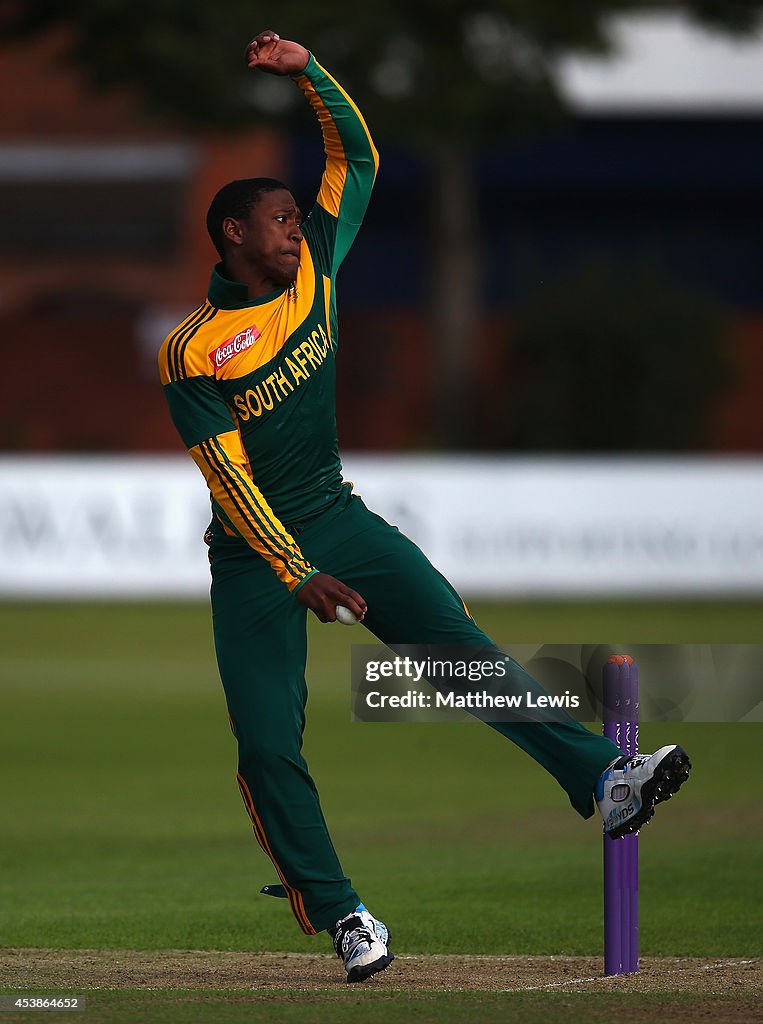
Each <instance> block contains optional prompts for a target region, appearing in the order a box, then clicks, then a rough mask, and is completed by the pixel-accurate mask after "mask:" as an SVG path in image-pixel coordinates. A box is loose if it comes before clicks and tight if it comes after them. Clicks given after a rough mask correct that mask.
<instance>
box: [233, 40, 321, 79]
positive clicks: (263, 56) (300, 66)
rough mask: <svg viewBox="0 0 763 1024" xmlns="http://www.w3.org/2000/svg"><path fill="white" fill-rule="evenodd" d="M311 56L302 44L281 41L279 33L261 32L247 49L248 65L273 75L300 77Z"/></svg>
mask: <svg viewBox="0 0 763 1024" xmlns="http://www.w3.org/2000/svg"><path fill="white" fill-rule="evenodd" d="M309 60H310V54H309V52H308V51H307V50H306V49H305V47H304V46H302V45H301V44H300V43H293V42H291V41H290V40H289V39H281V37H280V36H279V35H278V33H277V32H271V31H268V32H260V34H259V35H257V36H255V37H254V39H253V40H252V41H251V43H250V44H249V45H248V46H247V48H246V64H247V67H249V68H257V70H258V71H267V72H269V74H271V75H298V74H299V73H300V71H304V70H305V68H306V67H307V62H308V61H309Z"/></svg>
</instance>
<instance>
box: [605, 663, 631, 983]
mask: <svg viewBox="0 0 763 1024" xmlns="http://www.w3.org/2000/svg"><path fill="white" fill-rule="evenodd" d="M602 697H603V705H604V714H603V718H604V735H605V736H606V737H608V738H609V739H611V740H612V741H613V743H615V744H617V746H618V747H620V749H621V750H622V751H623V752H624V753H626V754H636V753H637V752H638V668H637V667H636V665H635V664H634V663H633V659H632V658H631V657H629V656H628V655H613V656H612V657H611V658H610V659H609V660H608V662H607V664H606V665H605V666H604V685H603V691H602ZM637 970H638V836H637V835H632V836H626V837H625V838H624V839H610V838H609V837H608V836H607V835H606V834H605V836H604V973H605V974H629V973H632V972H634V971H637Z"/></svg>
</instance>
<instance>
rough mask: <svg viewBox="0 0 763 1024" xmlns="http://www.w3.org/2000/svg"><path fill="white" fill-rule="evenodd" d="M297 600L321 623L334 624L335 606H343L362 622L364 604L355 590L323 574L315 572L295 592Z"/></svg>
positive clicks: (365, 606) (364, 612)
mask: <svg viewBox="0 0 763 1024" xmlns="http://www.w3.org/2000/svg"><path fill="white" fill-rule="evenodd" d="M297 600H298V601H301V602H302V604H304V605H307V607H308V608H309V609H310V610H311V611H313V612H315V614H316V615H317V616H318V618H319V619H320V620H321V622H336V606H337V605H338V604H343V605H344V607H345V608H349V609H350V611H351V612H352V613H353V615H356V616H357V617H358V619H360V620H362V619H363V616H364V615H365V614H366V608H367V607H368V606H367V605H366V602H365V601H364V600H363V598H362V597H361V596H360V594H359V593H358V592H357V591H355V590H350V588H349V587H346V586H345V585H344V583H342V582H341V581H340V580H337V579H335V578H334V577H333V576H329V575H328V573H325V572H317V573H316V574H315V575H314V576H311V577H310V579H309V580H308V581H307V583H303V584H302V586H301V587H300V588H299V590H298V591H297Z"/></svg>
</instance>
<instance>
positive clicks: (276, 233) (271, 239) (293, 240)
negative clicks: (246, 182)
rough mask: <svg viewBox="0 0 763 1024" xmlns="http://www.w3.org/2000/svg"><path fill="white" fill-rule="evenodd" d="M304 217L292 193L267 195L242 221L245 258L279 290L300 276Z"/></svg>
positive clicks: (283, 192)
mask: <svg viewBox="0 0 763 1024" xmlns="http://www.w3.org/2000/svg"><path fill="white" fill-rule="evenodd" d="M301 223H302V214H301V212H300V210H299V207H298V206H297V204H296V203H295V202H294V197H293V196H292V194H291V192H288V191H287V190H286V189H278V190H277V191H275V192H264V193H263V194H262V195H261V196H260V200H259V202H257V203H255V204H254V206H253V207H252V208H251V210H250V211H249V216H248V217H247V219H246V220H245V221H243V222H242V225H241V226H242V229H243V231H242V238H243V243H242V244H243V246H244V255H245V256H246V259H247V262H249V263H251V264H253V265H254V266H255V267H256V268H257V269H258V270H259V271H260V272H261V273H262V275H263V277H265V278H266V279H267V280H269V281H271V282H272V283H273V285H274V286H275V287H276V288H285V287H286V286H287V285H289V284H291V283H292V281H294V280H295V278H296V276H297V269H298V267H299V258H300V246H301V244H302V231H301V229H300V224H301Z"/></svg>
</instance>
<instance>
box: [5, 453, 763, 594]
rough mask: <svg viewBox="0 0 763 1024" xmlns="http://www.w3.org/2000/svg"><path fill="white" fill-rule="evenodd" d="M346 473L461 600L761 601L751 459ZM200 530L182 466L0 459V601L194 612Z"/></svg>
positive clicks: (757, 475) (196, 490) (177, 461)
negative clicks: (175, 607)
mask: <svg viewBox="0 0 763 1024" xmlns="http://www.w3.org/2000/svg"><path fill="white" fill-rule="evenodd" d="M344 464H345V477H346V478H347V479H350V480H353V481H354V483H355V490H356V492H358V493H360V494H361V496H362V497H363V499H364V501H365V502H366V504H368V505H369V506H370V507H371V508H373V509H374V510H375V511H377V512H379V513H380V514H381V515H383V516H384V517H385V518H386V519H388V520H389V521H390V522H393V523H396V524H397V525H398V526H400V528H401V529H402V530H403V531H404V532H405V533H407V534H408V535H409V536H410V537H411V538H412V539H413V540H415V541H416V542H417V543H418V544H419V545H420V546H421V547H422V548H423V549H424V551H425V552H426V553H427V555H428V556H429V557H430V559H431V560H432V561H433V562H434V564H435V565H436V566H437V567H438V568H439V569H440V570H441V571H442V572H443V573H445V575H446V576H447V577H448V578H449V579H450V580H451V582H452V583H453V584H454V586H456V587H457V588H458V589H459V590H460V591H462V592H463V593H464V595H466V596H496V597H497V596H501V595H507V596H512V595H513V596H523V595H528V596H529V595H538V596H544V595H545V596H553V595H570V596H574V595H587V594H590V595H596V594H600V595H610V594H611V595H618V594H619V595H634V594H644V595H661V594H664V595H670V594H698V595H701V594H729V595H732V594H740V595H741V594H747V595H763V515H761V513H763V460H752V459H748V460H744V459H624V458H623V459H596V460H592V459H557V458H548V459H509V458H502V457H495V458H474V457H461V458H450V457H448V458H431V457H422V456H417V457H403V456H378V457H371V456H353V455H350V456H346V457H345V460H344ZM208 520H209V501H208V496H207V491H206V486H205V484H204V481H203V479H202V477H201V474H200V473H199V471H198V470H197V469H196V467H195V466H194V465H193V463H192V462H191V461H190V459H188V458H184V457H182V456H177V457H175V456H166V457H156V458H146V457H121V458H105V457H103V458H101V457H98V458H53V457H40V458H26V459H24V458H13V457H6V458H0V595H1V596H3V597H5V598H8V597H34V598H46V597H50V598H57V597H95V596H104V597H141V598H164V597H202V596H204V595H206V593H207V592H208V588H209V572H208V564H207V557H206V547H205V545H204V544H203V543H202V539H201V536H202V533H203V531H204V528H205V526H206V524H207V522H208ZM319 568H320V567H319Z"/></svg>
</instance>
